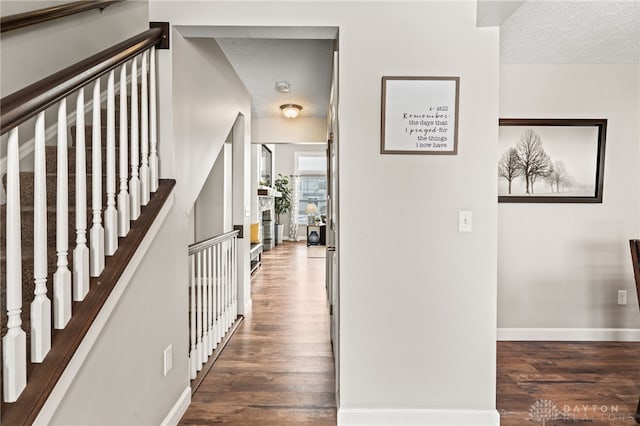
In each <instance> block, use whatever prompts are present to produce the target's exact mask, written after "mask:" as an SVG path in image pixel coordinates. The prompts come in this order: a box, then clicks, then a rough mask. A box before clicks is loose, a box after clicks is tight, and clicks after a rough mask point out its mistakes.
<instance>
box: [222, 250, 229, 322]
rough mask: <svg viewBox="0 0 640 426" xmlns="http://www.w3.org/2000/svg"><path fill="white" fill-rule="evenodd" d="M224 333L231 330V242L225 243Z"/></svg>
mask: <svg viewBox="0 0 640 426" xmlns="http://www.w3.org/2000/svg"><path fill="white" fill-rule="evenodd" d="M223 244H224V291H225V293H224V331H225V334H226V332H227V330H228V329H229V317H230V315H229V307H230V306H229V290H230V288H229V287H230V286H229V284H230V283H229V241H228V240H227V241H225V242H224V243H223Z"/></svg>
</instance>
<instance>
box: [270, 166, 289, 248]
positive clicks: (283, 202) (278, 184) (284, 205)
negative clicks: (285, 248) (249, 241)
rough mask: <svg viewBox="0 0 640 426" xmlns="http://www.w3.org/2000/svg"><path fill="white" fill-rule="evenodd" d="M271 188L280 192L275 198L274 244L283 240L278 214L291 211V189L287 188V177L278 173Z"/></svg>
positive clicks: (282, 229)
mask: <svg viewBox="0 0 640 426" xmlns="http://www.w3.org/2000/svg"><path fill="white" fill-rule="evenodd" d="M273 189H275V190H276V191H278V192H279V193H280V196H279V197H276V198H275V211H276V244H279V243H281V242H282V241H283V237H284V225H283V224H282V221H281V220H280V215H282V214H286V213H287V212H289V211H291V189H290V188H289V178H288V177H287V176H282V175H281V174H280V173H278V178H277V179H276V180H275V181H274V183H273Z"/></svg>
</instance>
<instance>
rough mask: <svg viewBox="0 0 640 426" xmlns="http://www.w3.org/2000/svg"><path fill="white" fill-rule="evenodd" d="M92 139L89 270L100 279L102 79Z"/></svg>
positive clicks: (95, 102) (96, 97) (96, 89)
mask: <svg viewBox="0 0 640 426" xmlns="http://www.w3.org/2000/svg"><path fill="white" fill-rule="evenodd" d="M92 108H93V123H92V138H91V212H92V220H91V222H92V224H91V234H90V235H91V238H90V239H89V241H90V247H91V248H90V253H89V269H90V270H91V271H90V273H91V276H92V277H98V276H100V274H101V273H102V271H103V269H104V228H103V227H102V128H101V126H102V125H101V123H100V115H101V110H100V79H97V80H96V82H95V84H94V86H93V105H92Z"/></svg>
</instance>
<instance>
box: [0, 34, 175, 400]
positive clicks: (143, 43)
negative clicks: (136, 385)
mask: <svg viewBox="0 0 640 426" xmlns="http://www.w3.org/2000/svg"><path fill="white" fill-rule="evenodd" d="M162 37H163V35H162V30H161V29H159V28H152V29H150V30H147V31H144V32H142V33H140V34H138V35H136V36H134V37H132V38H130V39H128V40H126V41H124V42H122V43H119V44H117V45H115V46H113V47H111V48H109V49H106V50H104V51H102V52H100V53H98V54H96V55H94V56H91V57H89V58H87V59H85V60H83V61H81V62H79V63H77V64H75V65H72V66H70V67H68V68H66V69H64V70H62V71H59V72H57V73H55V74H53V75H51V76H49V77H47V78H45V79H43V80H41V81H38V82H36V83H34V84H32V85H30V86H28V87H26V88H24V89H22V90H19V91H17V92H15V93H13V94H11V95H9V96H6V97H5V98H3V99H2V100H0V110H1V116H0V134H2V135H4V134H6V133H8V138H7V149H6V152H7V175H6V194H7V198H6V206H4V208H5V209H6V214H5V217H6V251H5V253H4V254H5V256H4V257H5V260H6V269H5V268H3V267H2V266H4V265H0V270H2V269H4V270H5V271H6V278H5V282H4V283H3V286H4V287H5V288H4V289H3V291H5V292H6V293H5V294H6V297H5V300H6V312H7V320H6V327H7V331H6V333H5V334H4V336H3V338H2V348H3V351H2V358H3V362H2V364H3V370H2V379H3V400H4V402H6V403H12V402H15V401H16V400H17V399H18V397H19V396H20V394H21V393H22V392H23V390H24V389H25V387H26V385H27V380H28V377H27V364H28V362H31V363H41V362H43V360H44V358H45V357H46V356H47V354H48V353H49V351H50V349H51V347H52V344H55V339H53V341H52V329H64V328H65V326H66V325H67V323H68V322H69V320H70V318H71V316H72V315H73V312H72V301H74V302H79V301H82V300H84V298H85V297H86V295H87V294H88V292H89V291H90V288H89V277H90V276H91V277H97V276H100V274H101V273H102V271H103V269H104V266H105V256H110V255H113V254H114V253H115V251H116V250H117V248H118V237H124V236H126V235H127V233H128V231H129V225H130V223H129V222H130V221H132V220H136V219H137V218H138V216H139V215H140V210H141V207H140V206H145V205H147V204H148V203H149V200H150V193H151V192H155V191H156V190H157V189H158V156H157V136H156V135H157V129H156V122H157V120H156V104H155V102H156V96H155V93H156V72H155V62H156V59H155V46H156V45H157V44H158V43H160V42H161V40H162ZM116 71H118V73H119V88H118V95H119V109H118V107H117V106H116ZM138 79H140V82H141V83H140V92H141V94H140V96H138ZM101 80H102V82H101ZM103 83H106V101H105V100H103V97H104V96H105V93H103V91H102V90H101V87H103V86H102V85H101V84H103ZM128 87H130V88H131V90H130V93H131V103H130V106H129V102H128V99H129V97H128V93H129V92H128ZM85 89H86V91H88V92H89V93H90V94H89V96H88V97H89V99H90V101H89V102H87V103H86V104H85ZM138 98H140V105H138ZM67 99H71V100H74V99H75V132H73V133H72V134H73V135H74V138H75V153H74V154H73V155H69V150H68V146H69V143H68V140H67V135H68V133H70V132H69V125H70V124H71V123H70V120H69V119H68V117H69V115H68V111H67ZM105 104H106V114H103V107H104V105H105ZM49 107H54V108H57V112H58V114H57V148H56V149H55V153H51V152H50V154H53V157H54V158H53V159H49V160H48V157H47V149H46V148H47V143H46V142H47V141H46V140H45V110H46V109H47V108H49ZM71 115H73V114H71ZM85 115H89V116H90V117H91V125H90V126H87V127H86V129H85ZM105 115H106V122H105V123H104V124H103V121H104V120H105ZM116 116H118V117H119V118H118V121H117V125H118V126H119V134H118V135H117V134H116ZM34 117H35V132H34V133H35V144H34V146H35V148H34V168H33V170H34V171H33V200H32V201H31V200H29V199H28V198H29V196H27V195H25V193H24V192H22V193H21V188H20V184H21V180H22V179H24V176H23V175H24V174H21V171H20V158H19V144H20V141H19V132H18V131H19V127H20V126H21V125H22V124H24V123H25V122H27V120H29V119H31V118H34ZM129 124H130V125H129ZM129 127H130V131H129V130H128V129H129ZM89 129H91V131H90V132H89ZM24 130H28V129H23V131H24ZM103 130H104V132H103ZM85 135H86V137H87V138H88V139H90V140H89V141H85ZM105 146H106V152H103V149H104V148H105ZM87 151H89V152H90V154H91V155H90V157H91V159H90V161H89V162H87V158H86V152H87ZM105 154H106V165H103V156H105ZM74 159H75V160H74ZM69 162H73V163H75V169H74V170H73V172H74V173H75V182H72V184H73V185H74V188H75V202H74V203H73V205H72V207H71V211H73V210H75V214H74V215H72V216H71V218H72V220H73V219H75V231H70V230H69V223H68V222H69V217H70V215H69V213H70V208H69V201H70V198H71V197H70V195H69V193H70V191H69V167H68V166H69V164H68V163H69ZM48 163H54V164H56V173H55V174H56V175H55V178H54V179H52V180H55V182H56V184H55V185H56V191H55V197H54V198H55V204H54V203H52V202H48V201H47V173H48V171H47V164H48ZM116 165H118V166H119V168H118V169H116ZM103 167H104V168H106V188H105V189H106V209H105V205H104V200H103V187H102V185H103V179H104V177H103V173H102V171H103ZM89 168H90V170H89ZM116 170H118V171H119V180H117V176H116ZM88 176H90V177H91V182H90V184H89V185H90V193H89V194H87V177H88ZM117 182H119V186H117ZM27 186H28V185H27ZM117 188H119V192H118V193H116V191H117ZM29 195H30V194H29ZM88 197H90V199H91V202H90V203H87V198H88ZM21 203H22V204H21ZM54 206H55V208H54ZM88 208H90V210H91V214H90V216H91V226H90V228H88V227H87V219H88V216H89V213H88V212H87V209H88ZM31 211H32V212H33V213H32V214H33V224H34V226H33V232H32V234H31V231H30V230H27V229H23V227H21V220H22V219H23V217H24V215H25V214H30V212H31ZM52 211H55V223H51V222H52V220H50V219H51V217H50V216H49V218H48V213H51V212H52ZM103 212H104V215H103ZM52 226H54V227H55V234H54V235H55V236H54V237H53V238H52V237H51V233H50V232H49V233H48V232H47V230H48V229H49V230H51V229H52V228H51V227H52ZM87 234H88V236H87ZM31 235H32V238H31V237H30V236H31ZM25 236H27V237H28V238H25ZM29 239H32V242H29V241H28V240H29ZM69 239H71V240H72V241H74V240H75V246H74V247H73V255H72V261H71V267H70V262H69V250H70V247H69ZM48 240H49V241H48ZM52 240H53V241H55V243H50V241H52ZM52 245H55V249H54V250H55V253H56V254H55V257H56V262H55V265H56V266H55V269H56V271H55V273H54V274H53V276H51V275H50V274H49V272H50V271H48V264H49V263H50V262H49V258H50V251H51V250H48V248H49V247H50V246H52ZM23 250H25V253H23ZM31 253H32V254H33V256H32V257H29V256H27V257H24V258H23V254H31ZM27 259H28V261H29V262H31V261H32V262H33V268H23V267H24V266H25V265H24V264H23V262H25V261H26V260H27ZM25 270H28V271H33V276H30V277H27V276H24V275H23V273H24V271H25ZM51 279H52V282H53V283H52V291H51V289H50V287H49V285H48V284H49V282H50V281H51ZM23 289H26V292H27V293H32V294H33V297H32V298H31V297H29V295H28V294H23ZM52 299H53V304H52ZM24 300H32V301H31V303H30V311H29V313H28V315H27V314H26V313H25V314H23V312H24V309H25V306H23V301H24ZM3 316H4V315H3ZM24 317H28V323H29V327H28V328H27V330H28V331H29V333H28V336H27V333H26V332H25V330H24V329H23V318H24ZM3 319H4V318H3ZM27 344H29V347H27ZM28 354H30V360H28V359H27V356H28Z"/></svg>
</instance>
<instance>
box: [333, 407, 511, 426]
mask: <svg viewBox="0 0 640 426" xmlns="http://www.w3.org/2000/svg"><path fill="white" fill-rule="evenodd" d="M405 425H406V426H417V425H421V426H430V425H433V426H436V425H437V426H499V425H500V415H499V414H498V411H496V410H428V409H397V410H393V409H387V410H382V409H370V410H367V409H342V408H341V409H339V410H338V426H405Z"/></svg>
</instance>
